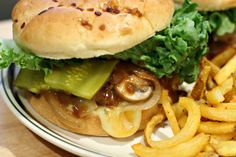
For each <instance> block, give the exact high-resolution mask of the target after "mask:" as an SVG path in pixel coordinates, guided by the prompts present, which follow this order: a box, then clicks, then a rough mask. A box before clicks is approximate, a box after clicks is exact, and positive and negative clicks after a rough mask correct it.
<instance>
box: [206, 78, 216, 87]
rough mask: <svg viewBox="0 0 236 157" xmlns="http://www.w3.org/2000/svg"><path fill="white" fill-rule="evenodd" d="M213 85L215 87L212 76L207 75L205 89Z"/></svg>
mask: <svg viewBox="0 0 236 157" xmlns="http://www.w3.org/2000/svg"><path fill="white" fill-rule="evenodd" d="M215 87H216V83H215V82H214V80H213V78H212V76H209V77H208V80H207V89H208V90H212V89H213V88H215Z"/></svg>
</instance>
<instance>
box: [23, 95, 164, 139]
mask: <svg viewBox="0 0 236 157" xmlns="http://www.w3.org/2000/svg"><path fill="white" fill-rule="evenodd" d="M27 98H28V101H29V103H30V104H31V105H32V107H33V108H34V110H35V111H36V112H37V113H39V114H40V115H41V116H42V117H44V118H45V119H47V120H48V121H50V122H51V123H54V124H55V125H57V126H59V127H61V128H63V129H65V130H68V131H71V132H74V133H79V134H84V135H91V136H109V135H108V134H107V133H106V132H105V131H104V130H103V128H102V126H101V121H100V119H99V117H98V116H97V115H96V114H94V113H93V112H89V113H88V114H86V115H84V116H81V117H77V116H75V115H74V114H73V111H69V110H68V109H66V108H65V107H62V105H61V104H60V103H59V102H58V101H57V100H56V95H55V94H49V95H47V96H45V95H44V94H42V95H38V96H35V95H32V94H29V95H28V96H27ZM158 112H163V110H162V107H160V106H158V105H155V106H154V107H152V108H150V109H147V110H143V111H142V120H141V124H140V127H139V130H143V129H144V128H145V126H146V124H147V122H148V121H149V120H150V119H151V118H152V117H153V116H154V115H156V114H157V113H158Z"/></svg>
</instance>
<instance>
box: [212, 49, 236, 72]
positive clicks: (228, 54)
mask: <svg viewBox="0 0 236 157" xmlns="http://www.w3.org/2000/svg"><path fill="white" fill-rule="evenodd" d="M234 55H236V51H235V49H234V48H232V47H229V48H227V49H226V50H224V51H223V52H221V53H220V54H219V55H217V56H215V57H214V58H213V59H212V60H211V61H212V63H214V64H215V65H217V66H219V67H222V66H223V65H224V64H225V63H227V62H228V61H229V60H230V59H231V58H232V57H233V56H234Z"/></svg>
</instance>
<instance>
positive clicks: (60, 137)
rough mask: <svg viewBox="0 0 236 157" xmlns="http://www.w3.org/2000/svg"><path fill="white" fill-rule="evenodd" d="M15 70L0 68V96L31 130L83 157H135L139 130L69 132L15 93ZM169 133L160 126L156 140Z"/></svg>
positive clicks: (18, 93)
mask: <svg viewBox="0 0 236 157" xmlns="http://www.w3.org/2000/svg"><path fill="white" fill-rule="evenodd" d="M16 72H17V69H16V68H15V67H14V66H12V67H10V68H8V69H5V70H2V71H1V80H2V85H1V95H2V97H3V98H4V100H5V102H6V104H7V106H8V107H9V108H10V110H11V111H12V112H13V113H14V115H15V116H16V117H17V118H18V119H19V120H20V121H21V122H22V123H23V124H24V125H25V126H26V127H28V128H29V129H30V130H32V131H33V132H34V133H36V134H37V135H39V136H40V137H42V138H44V139H45V140H47V141H49V142H50V143H52V144H54V145H56V146H58V147H60V148H62V149H64V150H66V151H68V152H71V153H73V154H76V155H80V156H83V157H94V156H96V157H107V156H112V157H113V156H114V157H134V156H135V155H134V153H133V151H132V149H131V145H132V144H135V143H139V142H142V141H143V136H142V133H138V134H136V135H135V136H132V137H130V138H128V139H114V138H111V137H91V136H84V135H79V134H75V133H71V132H68V131H66V130H64V129H61V128H59V127H57V126H56V125H54V124H52V123H50V122H48V121H47V120H46V119H44V118H42V117H41V116H40V115H39V114H38V113H36V112H35V111H34V110H33V108H32V107H31V106H30V104H28V102H27V100H26V99H25V98H24V94H23V92H20V91H18V92H16V90H15V89H14V87H13V80H14V77H15V74H16ZM170 136H172V132H171V130H170V128H169V127H165V128H161V129H159V130H158V131H157V132H156V133H155V136H154V138H155V139H164V138H168V137H170Z"/></svg>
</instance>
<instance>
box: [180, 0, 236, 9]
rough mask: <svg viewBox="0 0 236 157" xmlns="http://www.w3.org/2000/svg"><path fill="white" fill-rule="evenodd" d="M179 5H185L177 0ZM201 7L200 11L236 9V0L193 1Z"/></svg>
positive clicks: (181, 0) (182, 0)
mask: <svg viewBox="0 0 236 157" xmlns="http://www.w3.org/2000/svg"><path fill="white" fill-rule="evenodd" d="M175 1H176V2H177V3H183V2H184V0H175ZM192 2H194V3H197V4H198V5H199V7H198V8H199V10H204V11H220V10H227V9H231V8H235V7H236V0H192Z"/></svg>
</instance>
